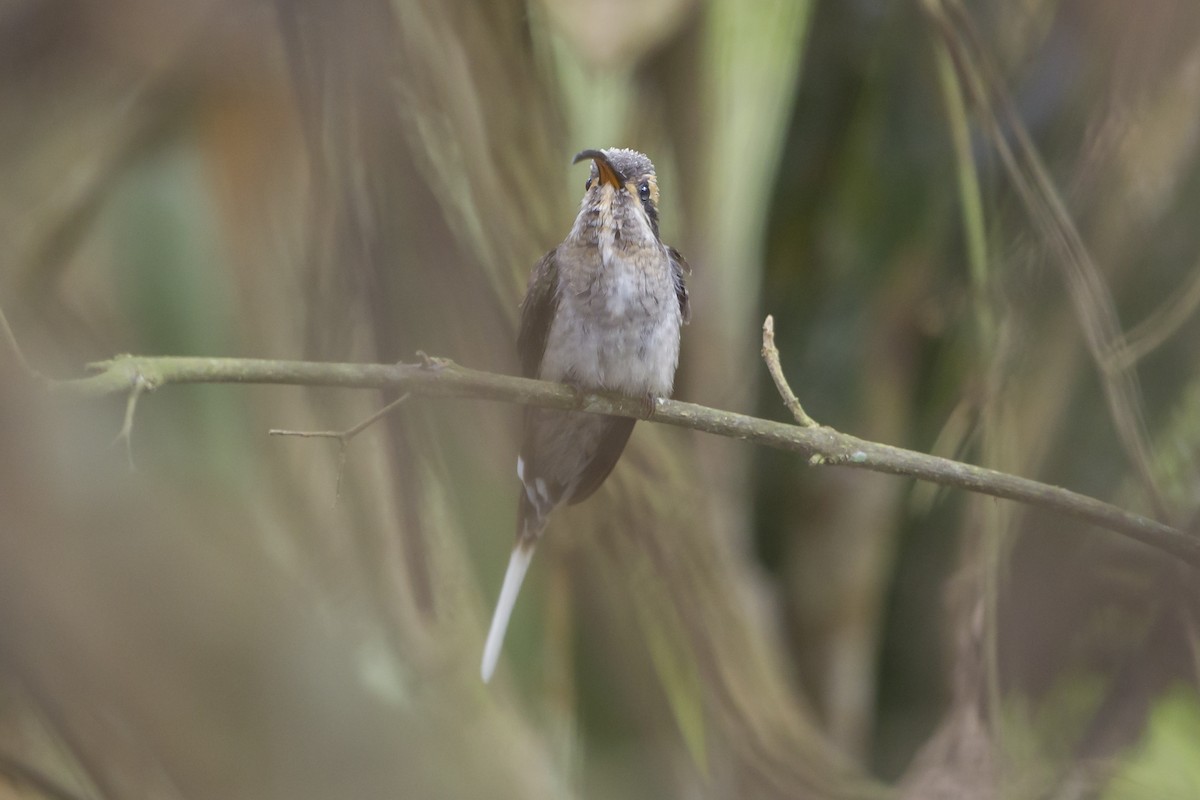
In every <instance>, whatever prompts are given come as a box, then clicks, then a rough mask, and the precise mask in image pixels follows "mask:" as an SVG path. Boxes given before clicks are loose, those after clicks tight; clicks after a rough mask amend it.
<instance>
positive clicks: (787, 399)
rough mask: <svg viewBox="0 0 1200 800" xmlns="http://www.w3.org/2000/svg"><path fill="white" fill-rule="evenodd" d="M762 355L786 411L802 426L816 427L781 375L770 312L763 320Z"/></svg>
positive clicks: (773, 318) (773, 321)
mask: <svg viewBox="0 0 1200 800" xmlns="http://www.w3.org/2000/svg"><path fill="white" fill-rule="evenodd" d="M762 357H763V361H766V362H767V372H769V373H771V380H773V381H775V388H776V389H777V390H778V391H779V396H780V397H781V398H783V404H784V405H785V406H787V410H788V411H790V412H792V417H793V418H795V420H796V423H797V424H798V425H800V426H801V427H804V428H815V427H817V423H816V422H814V421H813V418H812V417H810V416H809V415H808V414H806V413H804V409H803V408H802V407H801V406H800V400H799V399H797V397H796V393H795V392H793V391H792V387H791V386H789V385H788V382H787V378H786V377H784V375H783V366H782V365H780V363H779V348H778V347H776V346H775V317H773V316H771V315H770V314H767V318H766V320H764V321H763V345H762Z"/></svg>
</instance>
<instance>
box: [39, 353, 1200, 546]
mask: <svg viewBox="0 0 1200 800" xmlns="http://www.w3.org/2000/svg"><path fill="white" fill-rule="evenodd" d="M93 368H94V369H96V370H97V371H98V372H97V374H95V375H91V376H89V377H86V378H80V379H77V380H70V381H55V382H53V383H51V384H50V387H51V389H52V390H53V391H57V392H69V393H73V394H76V395H82V396H93V397H94V396H103V395H108V394H116V393H119V392H122V391H128V390H129V375H130V374H131V372H132V373H134V374H138V375H142V376H143V377H144V379H145V380H146V381H147V382H148V384H149V386H151V387H157V386H162V385H165V384H169V383H256V384H287V385H293V386H338V387H342V388H351V387H353V388H361V389H383V388H392V389H398V390H400V391H404V392H410V393H411V394H413V395H423V396H429V397H463V398H475V399H480V400H499V401H503V402H508V403H520V404H524V405H534V406H541V407H544V408H560V409H566V410H577V411H586V412H589V413H595V414H609V415H613V416H619V417H629V418H632V419H649V420H650V421H653V422H661V423H665V424H667V425H674V426H677V427H681V428H689V429H692V430H698V431H704V432H706V433H712V434H716V435H718V436H727V437H730V438H735V439H743V440H746V441H750V442H755V443H756V444H761V445H764V446H767V447H774V448H778V449H781V450H788V451H791V452H794V453H799V454H800V455H802V456H805V457H807V458H808V459H809V461H810V462H814V463H828V464H835V465H842V466H847V467H857V468H859V469H869V470H873V471H875V472H886V473H890V474H893V475H904V476H908V477H911V478H917V479H919V480H924V481H931V482H933V483H938V484H941V485H944V486H952V487H955V488H958V489H966V490H967V491H971V492H978V493H980V494H986V495H991V496H993V497H1001V498H1005V499H1009V500H1017V501H1019V502H1022V503H1027V504H1029V505H1034V506H1038V507H1040V508H1045V509H1049V510H1051V511H1055V512H1057V513H1060V514H1064V515H1067V516H1071V517H1074V518H1076V519H1080V520H1083V521H1085V522H1088V523H1090V524H1092V525H1096V526H1098V527H1101V528H1105V529H1107V530H1110V531H1115V532H1117V533H1121V534H1124V535H1125V536H1128V537H1130V538H1132V539H1135V540H1137V541H1139V542H1143V543H1144V544H1148V545H1150V546H1152V547H1156V548H1158V549H1160V550H1163V551H1164V552H1166V553H1169V554H1171V555H1173V556H1175V557H1176V558H1179V559H1181V560H1182V561H1184V562H1186V563H1187V564H1189V565H1191V566H1193V567H1196V568H1200V537H1194V536H1190V535H1188V534H1186V533H1184V532H1182V531H1180V530H1178V529H1176V528H1173V527H1171V526H1169V525H1164V524H1162V523H1160V522H1157V521H1155V520H1152V519H1148V518H1146V517H1144V516H1141V515H1139V514H1134V513H1131V512H1129V511H1125V510H1123V509H1120V508H1117V507H1116V506H1113V505H1110V504H1108V503H1104V502H1102V501H1100V500H1096V499H1095V498H1091V497H1087V496H1085V495H1081V494H1078V493H1076V492H1072V491H1069V490H1067V489H1062V488H1059V487H1057V486H1050V485H1048V484H1045V483H1039V482H1038V481H1033V480H1029V479H1028V478H1021V477H1018V476H1016V475H1009V474H1007V473H1003V472H998V471H996V470H991V469H985V468H982V467H977V466H973V465H971V464H964V463H961V462H958V461H951V460H950V459H946V458H939V457H937V456H931V455H926V454H924V453H916V452H913V451H911V450H904V449H902V448H899V447H892V446H890V445H885V444H879V443H877V442H869V441H865V440H863V439H859V438H856V437H854V436H850V435H847V434H844V433H839V432H838V431H835V430H833V429H832V428H829V427H824V426H823V427H813V428H804V427H800V426H798V425H786V424H784V423H781V422H772V421H770V420H764V419H757V418H755V417H750V416H746V415H744V414H734V413H732V412H729V411H720V410H718V409H714V408H706V407H704V406H698V405H695V404H693V403H682V402H679V401H676V400H664V401H662V402H659V403H657V404H656V405H655V407H654V408H653V409H652V411H651V413H650V414H649V415H647V414H646V405H645V403H644V402H643V401H642V399H640V398H631V397H624V396H621V395H615V394H582V393H579V392H576V391H574V390H572V389H571V388H570V387H567V386H564V385H561V384H557V383H547V382H545V381H535V380H530V379H528V378H515V377H511V376H508V375H497V374H495V373H489V372H480V371H477V370H472V369H467V368H465V367H461V366H459V365H457V364H454V363H453V362H450V361H439V362H437V368H436V369H430V368H428V367H425V366H423V365H421V364H341V363H320V362H311V361H271V360H265V359H252V358H188V357H170V356H162V357H138V356H119V357H117V358H114V359H112V360H111V361H105V362H101V363H98V364H95V365H93Z"/></svg>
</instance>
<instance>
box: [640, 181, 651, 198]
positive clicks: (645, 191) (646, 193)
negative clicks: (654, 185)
mask: <svg viewBox="0 0 1200 800" xmlns="http://www.w3.org/2000/svg"><path fill="white" fill-rule="evenodd" d="M638 197H640V198H642V202H643V203H644V202H646V201H647V200H649V199H650V184H649V182H647V181H642V182H641V183H639V184H638Z"/></svg>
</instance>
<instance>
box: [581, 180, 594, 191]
mask: <svg viewBox="0 0 1200 800" xmlns="http://www.w3.org/2000/svg"><path fill="white" fill-rule="evenodd" d="M590 188H592V179H591V178H588V179H587V180H586V181H584V182H583V190H584V191H585V192H586V191H587V190H588V189H590Z"/></svg>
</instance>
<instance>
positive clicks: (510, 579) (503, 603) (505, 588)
mask: <svg viewBox="0 0 1200 800" xmlns="http://www.w3.org/2000/svg"><path fill="white" fill-rule="evenodd" d="M532 560H533V544H532V543H527V542H524V541H519V542H517V544H516V545H515V546H514V547H513V551H512V556H510V557H509V559H508V571H507V572H505V573H504V584H503V585H502V586H501V587H500V599H499V600H497V601H496V612H495V613H494V614H493V615H492V627H491V630H489V631H488V636H487V643H486V644H485V645H484V646H483V667H482V669H481V670H480V673H481V674H482V675H483V682H484V683H487V682H488V681H490V680H491V679H492V673H493V672H495V671H496V662H497V661H498V660H499V659H500V648H501V646H503V644H504V633H505V631H507V630H508V620H509V618H510V617H512V611H513V606H514V605H515V604H516V602H517V594H518V593H520V591H521V584H522V583H523V582H524V580H525V573H526V571H527V570H528V569H529V562H530V561H532Z"/></svg>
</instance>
